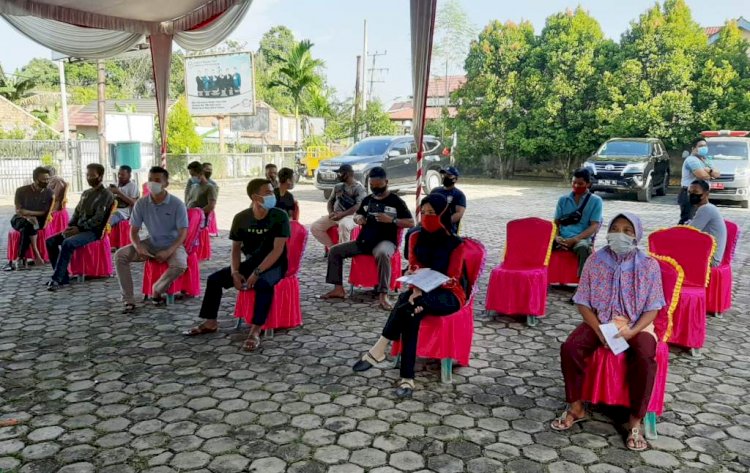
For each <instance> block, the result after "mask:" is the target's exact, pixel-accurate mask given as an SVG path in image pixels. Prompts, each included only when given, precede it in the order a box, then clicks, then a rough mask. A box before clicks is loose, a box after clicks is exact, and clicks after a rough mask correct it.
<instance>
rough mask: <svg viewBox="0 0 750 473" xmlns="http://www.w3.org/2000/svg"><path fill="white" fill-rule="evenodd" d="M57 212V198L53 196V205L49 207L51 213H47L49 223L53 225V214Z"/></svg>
mask: <svg viewBox="0 0 750 473" xmlns="http://www.w3.org/2000/svg"><path fill="white" fill-rule="evenodd" d="M54 211H55V196H54V195H53V196H52V203H51V204H50V205H49V212H47V223H52V214H53V213H54Z"/></svg>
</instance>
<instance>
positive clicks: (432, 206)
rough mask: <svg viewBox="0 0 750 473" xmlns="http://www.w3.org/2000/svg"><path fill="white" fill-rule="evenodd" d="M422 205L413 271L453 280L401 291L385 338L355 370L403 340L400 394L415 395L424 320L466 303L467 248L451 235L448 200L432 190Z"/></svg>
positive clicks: (412, 249) (411, 257) (413, 245)
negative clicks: (425, 288) (427, 289)
mask: <svg viewBox="0 0 750 473" xmlns="http://www.w3.org/2000/svg"><path fill="white" fill-rule="evenodd" d="M420 208H421V214H422V219H421V223H422V228H421V229H420V231H419V232H417V233H415V234H414V236H413V237H412V238H411V239H410V240H409V246H410V249H409V250H410V251H409V273H412V272H414V271H416V270H417V269H420V268H430V269H432V270H434V271H438V272H440V273H443V274H445V275H446V276H448V277H450V278H451V279H450V280H449V281H448V282H446V283H445V284H443V285H442V286H440V287H438V288H436V289H433V290H432V291H430V292H427V293H424V292H422V291H421V290H420V289H419V288H416V287H410V288H409V289H408V290H407V291H406V292H404V293H402V294H401V295H400V296H399V299H398V302H397V303H396V306H395V307H394V308H393V310H391V314H390V316H389V317H388V321H387V322H386V324H385V327H384V328H383V334H382V336H381V337H380V339H378V341H377V343H375V345H374V346H373V347H372V348H370V350H369V351H368V352H367V353H365V354H364V356H362V358H361V359H360V360H359V361H357V363H355V364H354V366H353V369H354V371H365V370H368V369H370V368H372V367H373V365H376V364H378V363H380V362H382V361H383V360H385V350H386V348H387V347H388V342H392V341H396V340H399V339H401V343H402V348H401V381H399V383H398V388H397V389H396V392H395V394H396V396H397V397H410V396H411V395H412V393H413V391H414V364H415V363H416V358H417V338H418V335H419V325H420V323H421V321H422V318H424V316H425V315H434V316H442V315H450V314H452V313H454V312H456V311H458V310H459V309H460V308H461V307H462V306H463V305H464V303H465V302H466V293H467V287H466V286H467V279H466V277H465V276H464V257H463V246H462V245H461V243H462V241H461V239H460V238H459V237H457V236H456V235H454V234H452V233H451V228H452V227H451V214H450V212H449V211H448V201H447V200H446V199H445V197H444V196H442V195H440V194H430V195H428V196H427V197H425V198H424V199H422V202H421V204H420Z"/></svg>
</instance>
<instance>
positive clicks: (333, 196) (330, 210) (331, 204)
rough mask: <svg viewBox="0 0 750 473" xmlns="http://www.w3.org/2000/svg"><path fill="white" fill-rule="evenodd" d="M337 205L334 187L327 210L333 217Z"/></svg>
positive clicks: (327, 203)
mask: <svg viewBox="0 0 750 473" xmlns="http://www.w3.org/2000/svg"><path fill="white" fill-rule="evenodd" d="M335 204H336V187H335V186H334V187H333V190H332V191H331V195H330V196H329V197H328V202H326V208H327V209H328V215H331V214H332V213H333V208H334V206H335Z"/></svg>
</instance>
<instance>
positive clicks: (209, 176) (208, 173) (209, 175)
mask: <svg viewBox="0 0 750 473" xmlns="http://www.w3.org/2000/svg"><path fill="white" fill-rule="evenodd" d="M203 175H204V176H206V179H211V176H212V175H213V173H212V172H204V173H203Z"/></svg>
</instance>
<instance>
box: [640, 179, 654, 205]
mask: <svg viewBox="0 0 750 473" xmlns="http://www.w3.org/2000/svg"><path fill="white" fill-rule="evenodd" d="M651 193H652V188H651V182H649V183H648V184H646V187H644V188H643V189H641V190H639V191H638V202H651Z"/></svg>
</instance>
